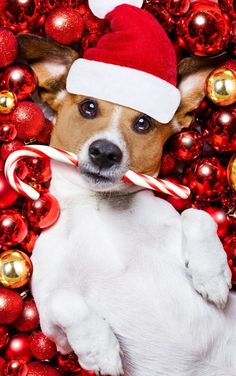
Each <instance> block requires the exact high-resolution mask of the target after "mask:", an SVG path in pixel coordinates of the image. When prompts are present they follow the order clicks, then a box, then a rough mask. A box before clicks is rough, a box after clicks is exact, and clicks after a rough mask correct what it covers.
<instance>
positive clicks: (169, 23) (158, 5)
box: [144, 0, 175, 33]
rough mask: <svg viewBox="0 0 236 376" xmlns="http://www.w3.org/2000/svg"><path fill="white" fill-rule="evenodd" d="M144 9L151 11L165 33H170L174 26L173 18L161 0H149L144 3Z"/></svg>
mask: <svg viewBox="0 0 236 376" xmlns="http://www.w3.org/2000/svg"><path fill="white" fill-rule="evenodd" d="M144 9H145V10H146V11H147V12H149V13H151V14H152V15H153V16H154V17H155V18H156V19H157V20H158V21H159V22H160V24H161V25H162V26H163V28H164V29H165V31H166V32H167V33H171V32H172V31H173V30H174V27H175V18H174V16H173V15H172V14H170V12H168V10H167V9H166V7H165V4H163V0H155V1H153V2H152V1H149V0H146V1H145V3H144Z"/></svg>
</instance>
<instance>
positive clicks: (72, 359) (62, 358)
mask: <svg viewBox="0 0 236 376" xmlns="http://www.w3.org/2000/svg"><path fill="white" fill-rule="evenodd" d="M57 364H58V366H59V369H60V370H61V371H62V372H63V373H64V372H70V373H73V374H74V373H75V372H80V371H81V366H80V364H79V362H78V357H77V355H75V354H74V353H71V354H65V355H63V354H60V353H58V355H57Z"/></svg>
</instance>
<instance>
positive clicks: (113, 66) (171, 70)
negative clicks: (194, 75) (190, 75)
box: [67, 0, 180, 124]
mask: <svg viewBox="0 0 236 376" xmlns="http://www.w3.org/2000/svg"><path fill="white" fill-rule="evenodd" d="M124 3H125V4H124ZM142 3H143V0H89V5H90V8H91V10H92V11H93V13H94V14H95V15H96V16H98V17H99V18H105V19H106V20H107V21H108V22H109V24H110V29H111V32H109V33H107V34H105V35H103V36H102V37H101V39H100V40H99V42H98V44H97V46H96V47H94V48H89V49H88V50H87V51H86V52H85V54H84V57H83V58H81V59H78V60H76V61H75V62H74V63H73V64H72V66H71V69H70V71H69V74H68V78H67V91H68V92H69V93H72V94H80V95H85V96H89V97H93V98H98V99H102V100H105V101H108V102H112V103H116V104H119V105H123V106H126V107H130V108H132V109H134V110H137V111H139V112H142V113H144V114H147V115H149V116H150V117H152V118H154V119H155V120H157V121H159V122H160V123H164V124H165V123H168V122H169V121H170V120H171V119H172V117H173V115H174V113H175V112H176V110H177V108H178V106H179V103H180V93H179V90H178V89H177V88H176V77H177V62H176V55H175V50H174V47H173V45H172V43H171V41H170V40H169V38H168V36H167V35H166V33H165V31H164V30H163V28H162V27H161V25H160V24H159V23H158V22H157V20H156V19H155V18H154V17H153V16H152V15H151V14H149V13H148V12H146V11H145V10H143V9H140V7H141V6H142Z"/></svg>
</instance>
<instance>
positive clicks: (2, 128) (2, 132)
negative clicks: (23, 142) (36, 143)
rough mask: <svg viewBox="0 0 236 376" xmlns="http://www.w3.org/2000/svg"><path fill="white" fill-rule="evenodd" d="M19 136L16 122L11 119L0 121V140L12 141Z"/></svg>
mask: <svg viewBox="0 0 236 376" xmlns="http://www.w3.org/2000/svg"><path fill="white" fill-rule="evenodd" d="M16 136H17V130H16V127H15V125H14V124H12V123H11V122H10V121H5V122H2V123H0V141H2V142H10V141H13V140H14V139H15V138H16Z"/></svg>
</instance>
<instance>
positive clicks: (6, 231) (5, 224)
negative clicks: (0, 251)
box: [0, 209, 28, 246]
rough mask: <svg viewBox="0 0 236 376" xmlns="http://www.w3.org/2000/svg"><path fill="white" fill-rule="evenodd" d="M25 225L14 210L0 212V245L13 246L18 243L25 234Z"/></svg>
mask: <svg viewBox="0 0 236 376" xmlns="http://www.w3.org/2000/svg"><path fill="white" fill-rule="evenodd" d="M27 229H28V226H27V223H26V221H25V220H24V219H23V217H22V215H21V214H20V213H18V212H17V211H15V210H10V209H8V210H1V211H0V245H7V246H13V245H16V244H18V243H20V242H21V241H22V240H23V239H24V238H25V237H26V234H27Z"/></svg>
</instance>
